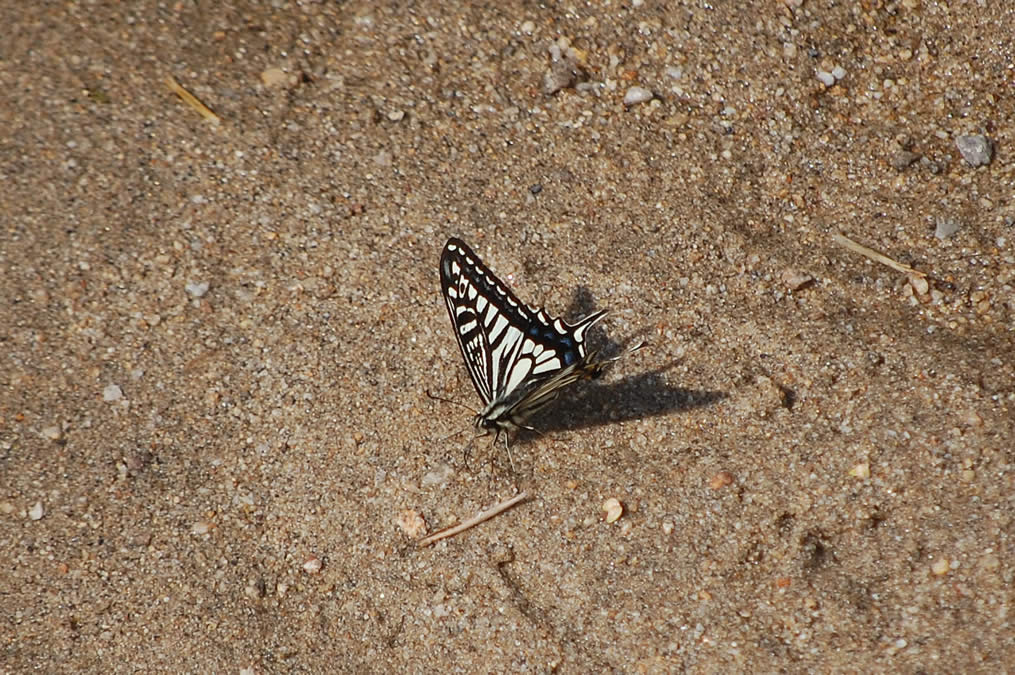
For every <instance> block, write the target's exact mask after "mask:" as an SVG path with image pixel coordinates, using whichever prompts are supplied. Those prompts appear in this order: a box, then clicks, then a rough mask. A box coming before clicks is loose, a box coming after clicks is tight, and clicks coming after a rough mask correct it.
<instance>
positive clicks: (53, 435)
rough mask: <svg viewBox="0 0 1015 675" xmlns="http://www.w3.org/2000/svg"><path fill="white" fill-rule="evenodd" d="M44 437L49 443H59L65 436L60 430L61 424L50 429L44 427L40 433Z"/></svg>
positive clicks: (49, 427)
mask: <svg viewBox="0 0 1015 675" xmlns="http://www.w3.org/2000/svg"><path fill="white" fill-rule="evenodd" d="M40 433H41V434H42V437H43V438H45V439H46V440H48V441H58V440H60V438H61V437H62V436H63V431H62V430H61V429H60V425H59V424H51V425H49V426H48V427H43V428H42V431H41V432H40Z"/></svg>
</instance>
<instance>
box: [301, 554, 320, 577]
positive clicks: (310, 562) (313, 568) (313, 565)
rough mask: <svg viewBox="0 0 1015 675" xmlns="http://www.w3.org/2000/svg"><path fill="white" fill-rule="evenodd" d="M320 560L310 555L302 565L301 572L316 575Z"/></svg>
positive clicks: (318, 570)
mask: <svg viewBox="0 0 1015 675" xmlns="http://www.w3.org/2000/svg"><path fill="white" fill-rule="evenodd" d="M321 566H322V565H321V559H320V558H318V557H317V556H316V555H312V556H310V557H309V558H307V559H306V561H304V563H303V571H304V572H306V573H307V574H317V573H318V572H320V571H321Z"/></svg>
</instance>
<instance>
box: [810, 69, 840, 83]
mask: <svg viewBox="0 0 1015 675" xmlns="http://www.w3.org/2000/svg"><path fill="white" fill-rule="evenodd" d="M814 75H815V77H817V78H818V80H820V81H821V84H823V85H825V86H826V87H831V86H832V85H834V84H835V75H832V74H831V73H830V72H828V71H827V70H819V71H817V72H816V73H814Z"/></svg>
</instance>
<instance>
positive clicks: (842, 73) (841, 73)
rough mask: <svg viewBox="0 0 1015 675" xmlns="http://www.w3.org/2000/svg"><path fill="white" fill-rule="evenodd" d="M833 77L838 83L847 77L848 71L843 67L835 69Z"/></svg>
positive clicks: (833, 69)
mask: <svg viewBox="0 0 1015 675" xmlns="http://www.w3.org/2000/svg"><path fill="white" fill-rule="evenodd" d="M832 77H834V78H835V81H836V82H838V81H839V80H841V79H842V78H844V77H846V69H845V68H843V67H842V66H836V67H835V68H832Z"/></svg>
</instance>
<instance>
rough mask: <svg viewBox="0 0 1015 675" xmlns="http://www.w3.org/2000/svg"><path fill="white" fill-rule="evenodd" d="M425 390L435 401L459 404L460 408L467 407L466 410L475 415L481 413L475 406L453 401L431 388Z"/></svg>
mask: <svg viewBox="0 0 1015 675" xmlns="http://www.w3.org/2000/svg"><path fill="white" fill-rule="evenodd" d="M423 391H425V392H426V395H427V396H429V397H430V398H432V399H433V400H435V401H440V402H441V403H450V404H451V405H457V406H458V407H460V408H465V409H466V410H468V411H469V412H471V413H472V414H473V415H478V414H479V411H478V410H476V409H475V408H472V407H469V406H467V405H465V404H464V403H462V402H460V401H452V400H451V399H450V398H444V397H443V396H437V395H436V394H431V393H430V390H429V389H424V390H423Z"/></svg>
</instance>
